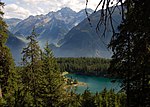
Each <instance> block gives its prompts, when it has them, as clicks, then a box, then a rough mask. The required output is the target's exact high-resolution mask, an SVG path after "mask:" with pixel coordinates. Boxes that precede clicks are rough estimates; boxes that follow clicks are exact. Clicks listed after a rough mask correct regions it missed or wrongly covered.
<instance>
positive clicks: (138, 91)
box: [0, 0, 150, 107]
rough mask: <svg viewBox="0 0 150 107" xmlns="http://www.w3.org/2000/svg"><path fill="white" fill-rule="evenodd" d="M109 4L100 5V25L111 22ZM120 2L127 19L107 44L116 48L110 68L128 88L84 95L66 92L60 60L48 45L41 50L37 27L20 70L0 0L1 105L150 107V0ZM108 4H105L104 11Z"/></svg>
mask: <svg viewBox="0 0 150 107" xmlns="http://www.w3.org/2000/svg"><path fill="white" fill-rule="evenodd" d="M87 2H88V0H87ZM110 2H111V1H110V0H107V1H106V0H100V3H99V5H101V3H102V5H103V7H102V16H101V18H100V19H101V20H100V22H99V23H101V21H104V22H105V21H107V18H108V19H109V20H110V23H111V21H112V18H111V14H113V13H111V11H110V10H109V8H108V7H109V5H108V4H109V3H110ZM118 2H119V3H120V4H121V6H122V11H121V13H122V19H123V20H122V23H121V24H120V26H119V33H116V32H113V33H114V35H113V37H112V40H111V42H110V44H109V46H110V48H111V49H112V51H113V56H112V60H111V62H110V67H109V71H110V72H111V74H112V75H113V74H116V73H117V74H118V76H119V77H122V78H124V81H123V83H122V90H123V91H124V92H123V93H115V92H114V91H113V90H110V91H107V90H106V89H104V90H103V91H102V92H100V93H96V94H92V93H90V91H89V90H88V89H87V90H85V92H84V93H83V94H75V93H74V92H72V91H71V92H66V91H65V89H64V80H63V77H62V75H61V72H60V68H59V66H58V64H57V61H56V59H55V58H54V57H53V54H52V52H51V50H50V49H49V47H48V46H49V45H48V43H47V44H46V45H45V48H44V51H42V50H41V49H40V47H39V46H38V42H37V40H36V38H37V34H36V32H35V31H34V28H33V31H32V33H31V35H30V36H28V38H27V39H28V40H29V43H28V45H27V46H26V47H25V48H24V49H23V51H22V55H23V57H22V63H21V65H20V67H19V68H17V67H16V66H15V63H14V61H13V58H12V55H11V52H10V50H9V48H8V47H7V46H6V45H5V43H6V41H7V38H8V35H7V25H6V24H5V22H4V21H3V14H4V13H3V12H2V8H3V6H4V3H2V2H0V106H1V107H39V106H40V107H149V106H150V30H149V28H150V14H149V12H150V6H149V4H150V1H149V0H125V2H123V0H119V1H118ZM105 3H106V4H107V5H106V4H105ZM99 5H98V6H99ZM104 5H106V7H105V8H106V9H105V12H104V11H103V10H104ZM124 8H125V9H124ZM105 24H106V23H105ZM112 29H113V25H112ZM70 60H71V59H70ZM86 60H89V59H86ZM72 62H73V61H72ZM89 62H90V61H89ZM58 63H59V61H58ZM81 64H82V63H81ZM83 66H84V65H83ZM68 69H70V68H68ZM86 69H87V68H86ZM92 69H93V68H92ZM87 71H88V70H87Z"/></svg>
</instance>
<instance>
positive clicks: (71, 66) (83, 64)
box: [57, 57, 110, 76]
mask: <svg viewBox="0 0 150 107" xmlns="http://www.w3.org/2000/svg"><path fill="white" fill-rule="evenodd" d="M109 62H110V59H104V58H85V57H81V58H57V63H58V64H59V67H60V70H61V72H64V71H67V72H71V73H78V74H87V75H96V76H104V75H106V74H107V69H108V67H109Z"/></svg>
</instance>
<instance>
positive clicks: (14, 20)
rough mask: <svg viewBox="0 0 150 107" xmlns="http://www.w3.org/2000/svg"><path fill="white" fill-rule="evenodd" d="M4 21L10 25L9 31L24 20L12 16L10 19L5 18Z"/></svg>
mask: <svg viewBox="0 0 150 107" xmlns="http://www.w3.org/2000/svg"><path fill="white" fill-rule="evenodd" d="M4 21H5V22H6V23H7V25H8V30H9V31H13V28H14V27H15V26H16V25H17V24H18V23H19V22H21V21H22V20H21V19H18V18H10V19H4Z"/></svg>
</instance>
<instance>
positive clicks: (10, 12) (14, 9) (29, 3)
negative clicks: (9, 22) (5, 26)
mask: <svg viewBox="0 0 150 107" xmlns="http://www.w3.org/2000/svg"><path fill="white" fill-rule="evenodd" d="M1 1H3V2H5V7H4V11H5V16H4V17H5V18H21V19H24V18H27V17H28V16H29V15H40V14H47V13H48V12H50V11H57V10H59V9H61V8H62V7H70V8H71V9H73V10H74V11H80V10H81V9H84V8H85V2H86V0H1ZM98 2H99V0H89V4H88V8H91V9H93V10H94V9H95V7H96V6H97V4H98Z"/></svg>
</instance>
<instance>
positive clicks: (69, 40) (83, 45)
mask: <svg viewBox="0 0 150 107" xmlns="http://www.w3.org/2000/svg"><path fill="white" fill-rule="evenodd" d="M89 12H90V13H92V12H93V11H92V10H90V9H89ZM100 13H101V11H97V12H96V13H92V14H91V15H90V16H89V18H90V22H91V23H92V27H91V26H90V24H89V21H88V20H87V18H86V14H85V10H81V11H80V12H75V11H73V10H71V9H70V8H62V9H61V10H59V11H57V12H49V13H48V14H46V15H37V16H29V17H28V18H27V19H25V20H22V21H21V22H19V23H18V24H17V25H16V26H15V27H14V29H13V31H12V32H13V33H14V35H15V36H13V39H11V38H12V37H10V39H9V40H8V42H7V44H8V46H9V47H10V48H11V51H12V53H13V55H14V58H15V59H16V60H18V59H19V58H20V57H21V56H19V55H20V52H21V49H22V48H23V47H24V46H25V44H26V40H25V38H26V36H28V35H29V34H31V30H32V28H33V26H35V29H36V32H37V33H38V34H40V35H39V37H38V40H39V43H40V45H41V44H42V45H43V44H45V42H46V41H49V43H50V47H51V48H52V50H53V52H54V55H55V56H56V57H105V58H110V56H111V54H112V52H111V51H109V50H108V49H107V44H108V43H109V42H110V39H111V37H112V32H111V31H110V29H111V26H108V27H107V31H108V32H106V36H105V37H100V35H101V34H102V33H103V30H104V26H101V28H100V31H99V32H96V26H97V23H98V21H99V17H100ZM112 17H113V24H114V28H115V30H117V26H118V25H119V24H120V22H121V17H120V14H119V10H115V11H114V13H113V16H112ZM84 18H85V19H84ZM15 43H16V44H15ZM16 54H17V55H16ZM18 56H19V57H18ZM16 57H17V58H16Z"/></svg>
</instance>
